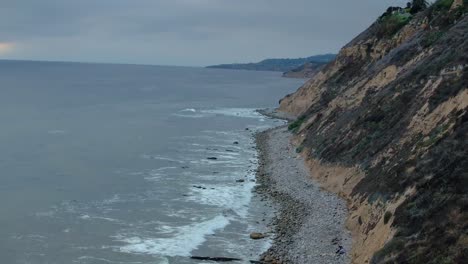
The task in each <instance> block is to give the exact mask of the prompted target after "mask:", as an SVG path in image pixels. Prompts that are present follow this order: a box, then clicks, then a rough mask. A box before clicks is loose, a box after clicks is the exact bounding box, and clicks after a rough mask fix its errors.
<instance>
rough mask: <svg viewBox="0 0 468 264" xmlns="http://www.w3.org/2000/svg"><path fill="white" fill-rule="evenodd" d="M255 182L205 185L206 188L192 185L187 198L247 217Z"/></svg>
mask: <svg viewBox="0 0 468 264" xmlns="http://www.w3.org/2000/svg"><path fill="white" fill-rule="evenodd" d="M254 186H255V183H253V182H250V181H247V182H244V183H242V184H241V183H239V184H236V185H232V186H219V185H204V187H205V188H206V189H200V188H195V187H192V188H191V189H190V193H189V194H190V196H187V197H186V199H187V200H189V201H193V202H196V203H200V204H206V205H214V206H217V207H221V208H225V209H227V210H229V209H230V210H233V211H234V212H235V213H236V214H237V215H238V216H240V217H242V218H245V217H246V216H247V212H248V205H249V203H250V200H251V199H252V192H251V190H252V188H253V187H254Z"/></svg>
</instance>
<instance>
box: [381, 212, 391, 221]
mask: <svg viewBox="0 0 468 264" xmlns="http://www.w3.org/2000/svg"><path fill="white" fill-rule="evenodd" d="M390 218H392V212H389V211H387V212H385V215H384V218H383V222H384V224H387V223H388V221H389V220H390Z"/></svg>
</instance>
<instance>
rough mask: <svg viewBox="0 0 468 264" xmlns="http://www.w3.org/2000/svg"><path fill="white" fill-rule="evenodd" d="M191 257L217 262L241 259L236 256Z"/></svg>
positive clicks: (192, 257)
mask: <svg viewBox="0 0 468 264" xmlns="http://www.w3.org/2000/svg"><path fill="white" fill-rule="evenodd" d="M190 258H191V259H197V260H211V261H218V262H228V261H241V260H242V259H238V258H226V257H198V256H191V257H190Z"/></svg>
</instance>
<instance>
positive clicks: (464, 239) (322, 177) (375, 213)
mask: <svg viewBox="0 0 468 264" xmlns="http://www.w3.org/2000/svg"><path fill="white" fill-rule="evenodd" d="M467 10H468V9H467V6H466V1H458V0H456V1H453V2H452V1H442V0H439V1H436V3H435V4H433V5H432V6H431V7H429V8H428V9H426V10H423V11H421V12H419V13H417V14H413V15H410V14H405V13H401V12H398V13H388V14H384V15H383V16H382V17H381V18H379V20H378V21H377V22H375V23H374V24H373V25H371V27H370V28H369V29H367V30H366V31H365V32H363V33H362V34H360V35H359V36H357V37H356V38H355V39H354V40H352V41H351V42H350V43H349V44H348V45H346V46H345V47H343V49H342V50H341V51H340V53H339V54H338V56H337V58H336V59H335V60H334V61H333V62H331V63H330V64H328V65H327V66H325V68H323V69H322V70H321V71H320V72H319V73H318V74H316V75H315V76H314V78H312V79H311V80H310V81H308V82H307V83H306V84H305V85H304V86H302V87H301V88H299V90H298V91H297V92H295V93H293V94H291V95H288V96H286V97H285V98H283V99H282V100H281V101H280V107H279V110H281V111H283V112H286V113H289V114H293V115H295V116H297V117H298V120H297V121H296V122H295V123H294V124H292V125H291V128H293V130H294V131H295V133H296V137H295V140H294V141H295V143H296V144H297V145H300V147H301V149H303V151H302V155H304V156H305V157H306V158H307V160H308V165H309V168H310V170H311V174H312V175H313V177H315V178H316V179H317V180H318V181H319V182H321V183H322V185H323V187H324V188H326V189H328V190H330V191H334V192H336V193H339V194H340V195H341V196H342V197H344V198H345V199H347V201H348V206H349V209H350V212H351V214H350V216H349V218H348V223H347V226H348V228H349V229H350V230H351V232H352V234H353V239H354V241H353V250H352V257H353V263H468V225H467V223H468V210H467V209H468V174H467V172H468V158H467V157H468V155H467V151H468V140H467V133H468V37H467V34H468V16H466V15H465V14H466V13H467Z"/></svg>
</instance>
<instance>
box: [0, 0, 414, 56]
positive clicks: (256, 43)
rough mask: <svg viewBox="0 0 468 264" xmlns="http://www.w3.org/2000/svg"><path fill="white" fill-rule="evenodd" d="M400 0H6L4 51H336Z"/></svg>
mask: <svg viewBox="0 0 468 264" xmlns="http://www.w3.org/2000/svg"><path fill="white" fill-rule="evenodd" d="M404 2H405V1H401V0H393V1H392V0H386V1H384V0H382V1H376V0H354V1H349V0H326V1H323V0H321V1H319V0H289V1H285V0H79V1H76V0H41V1H37V0H10V1H7V0H6V1H2V2H0V32H2V34H1V35H0V43H12V45H13V47H14V48H13V49H9V50H8V52H6V53H3V54H2V53H0V56H2V57H3V58H16V59H40V60H73V61H99V62H122V63H147V64H168V65H207V64H215V63H223V62H246V61H255V60H259V59H262V58H266V57H301V56H308V55H313V54H319V53H325V52H336V51H337V50H338V49H339V48H340V47H341V46H343V45H344V44H346V42H347V41H349V40H350V39H351V38H352V37H353V36H355V35H356V34H357V33H359V32H360V31H362V30H364V29H365V28H366V27H367V26H368V25H370V23H372V22H373V21H374V20H375V18H376V17H378V16H379V15H380V14H381V13H382V12H383V11H384V10H385V9H386V7H387V6H389V5H401V4H403V3H404Z"/></svg>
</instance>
